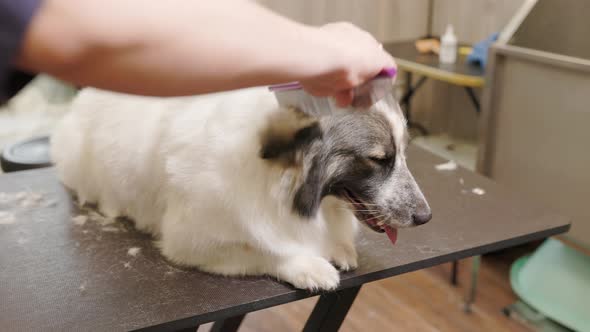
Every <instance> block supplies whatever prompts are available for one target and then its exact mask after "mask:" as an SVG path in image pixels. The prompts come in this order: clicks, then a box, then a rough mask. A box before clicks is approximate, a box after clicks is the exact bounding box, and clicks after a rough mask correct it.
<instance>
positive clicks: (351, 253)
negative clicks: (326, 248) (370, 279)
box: [330, 243, 358, 271]
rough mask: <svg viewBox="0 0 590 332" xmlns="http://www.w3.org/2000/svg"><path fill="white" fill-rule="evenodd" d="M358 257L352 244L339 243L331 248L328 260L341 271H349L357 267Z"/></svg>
mask: <svg viewBox="0 0 590 332" xmlns="http://www.w3.org/2000/svg"><path fill="white" fill-rule="evenodd" d="M357 258H358V255H357V253H356V248H355V247H354V244H348V243H346V244H345V243H341V244H337V245H334V246H333V247H332V248H331V254H330V260H331V261H332V262H333V263H334V265H336V266H337V267H338V268H339V269H340V270H342V271H351V270H354V269H356V268H357V267H358V260H357Z"/></svg>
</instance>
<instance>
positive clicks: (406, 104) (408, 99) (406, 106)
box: [400, 72, 428, 135]
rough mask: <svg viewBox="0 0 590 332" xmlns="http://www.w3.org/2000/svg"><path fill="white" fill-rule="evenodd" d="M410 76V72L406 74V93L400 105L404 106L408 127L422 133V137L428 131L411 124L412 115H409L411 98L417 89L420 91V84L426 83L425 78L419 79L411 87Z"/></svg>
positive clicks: (420, 126)
mask: <svg viewBox="0 0 590 332" xmlns="http://www.w3.org/2000/svg"><path fill="white" fill-rule="evenodd" d="M412 76H413V75H412V72H407V73H406V92H405V93H404V95H403V96H402V99H401V101H400V104H401V105H403V106H404V109H405V115H406V120H407V121H408V127H410V128H416V129H418V131H420V133H422V135H428V131H427V130H426V128H424V127H423V126H422V125H421V124H419V123H414V122H412V113H411V108H412V97H413V96H414V94H415V93H416V91H418V89H420V87H421V86H422V84H424V82H426V76H422V77H420V79H419V80H418V82H416V84H415V85H413V86H412Z"/></svg>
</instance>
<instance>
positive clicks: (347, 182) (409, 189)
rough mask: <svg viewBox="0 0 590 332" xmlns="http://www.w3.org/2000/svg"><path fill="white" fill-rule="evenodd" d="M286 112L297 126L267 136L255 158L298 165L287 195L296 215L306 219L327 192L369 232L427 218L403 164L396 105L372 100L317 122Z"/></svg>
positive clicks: (403, 141) (401, 121)
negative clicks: (295, 182)
mask: <svg viewBox="0 0 590 332" xmlns="http://www.w3.org/2000/svg"><path fill="white" fill-rule="evenodd" d="M286 112H291V113H292V114H291V119H290V120H291V122H288V123H290V124H294V123H299V124H300V125H299V127H298V128H297V129H296V130H292V131H291V134H284V135H282V136H281V135H276V134H275V135H267V136H266V140H265V142H264V143H263V147H262V151H261V156H262V158H265V159H270V160H273V161H276V162H282V163H283V165H292V166H294V167H301V170H302V174H303V175H302V178H303V180H302V181H301V183H300V184H299V185H298V188H296V191H295V195H294V198H293V209H294V210H295V211H296V213H298V214H299V215H301V216H303V217H312V216H314V215H315V214H316V213H317V212H318V209H319V207H320V203H321V200H322V199H323V198H324V197H326V196H328V195H332V196H336V197H338V198H340V199H342V200H344V201H346V202H347V203H348V204H349V206H350V208H351V210H353V212H354V213H355V215H356V217H357V219H359V220H361V221H363V222H364V223H365V224H367V226H369V227H370V228H371V229H373V230H375V231H379V232H382V231H385V230H388V231H391V230H395V229H397V228H403V227H411V226H417V225H421V224H424V223H426V222H428V221H429V220H430V218H431V211H430V207H429V206H428V203H427V202H426V199H425V198H424V195H423V194H422V192H421V191H420V188H419V187H418V185H417V184H416V181H415V180H414V178H413V176H412V174H411V173H410V171H409V170H408V167H407V165H406V157H405V148H406V144H407V129H406V125H405V119H404V117H403V114H402V113H401V111H400V110H399V108H397V107H396V108H394V109H392V107H391V106H389V105H388V104H387V103H385V102H378V103H377V104H375V105H374V106H373V107H372V108H371V109H370V110H369V111H362V110H359V111H357V112H354V113H349V114H346V113H342V114H336V115H333V116H329V117H322V118H321V119H320V120H314V119H312V118H309V117H306V116H305V115H303V114H302V113H301V112H298V111H297V110H290V111H286ZM279 122H280V121H279ZM274 123H278V122H276V121H275V122H274ZM279 132H282V133H288V132H289V130H285V129H284V128H282V129H281V130H279ZM388 233H389V232H388Z"/></svg>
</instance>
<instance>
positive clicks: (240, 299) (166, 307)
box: [0, 147, 569, 331]
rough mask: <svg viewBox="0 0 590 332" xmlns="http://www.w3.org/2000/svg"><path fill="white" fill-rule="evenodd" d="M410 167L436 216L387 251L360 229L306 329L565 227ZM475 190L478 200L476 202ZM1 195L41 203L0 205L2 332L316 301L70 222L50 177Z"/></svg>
mask: <svg viewBox="0 0 590 332" xmlns="http://www.w3.org/2000/svg"><path fill="white" fill-rule="evenodd" d="M408 160H409V163H410V168H411V169H412V171H413V173H414V175H415V177H416V179H417V181H418V182H419V184H420V185H421V187H422V189H423V191H424V193H425V195H426V197H427V198H428V200H429V202H430V205H431V207H432V210H433V214H434V218H433V219H432V221H431V222H430V223H428V224H426V225H424V226H420V227H417V228H413V229H407V230H401V231H400V234H399V239H398V242H397V244H396V245H395V246H392V245H391V243H390V242H389V240H388V238H387V236H385V235H384V234H378V233H375V232H373V231H371V230H368V229H366V228H365V227H362V232H361V236H360V238H359V239H358V241H357V242H358V246H357V248H358V253H359V268H358V269H357V270H356V271H353V272H348V273H343V274H342V283H341V286H340V288H339V289H338V291H336V292H332V293H323V294H321V296H320V299H319V301H318V303H317V304H316V307H315V309H314V310H313V312H312V314H311V316H310V318H309V320H308V322H307V324H306V326H305V329H304V331H337V330H338V328H339V326H340V324H341V323H342V321H343V320H344V318H345V316H346V313H347V312H348V309H349V308H350V306H351V305H352V303H353V301H354V298H355V296H356V294H357V293H358V292H359V290H360V288H361V286H362V285H363V284H365V283H368V282H371V281H376V280H380V279H384V278H389V277H393V276H396V275H399V274H402V273H406V272H410V271H415V270H419V269H423V268H427V267H430V266H433V265H437V264H441V263H445V262H451V261H454V260H457V259H462V258H466V257H469V256H473V255H481V254H484V253H486V252H489V251H492V250H498V249H502V248H506V247H510V246H515V245H519V244H522V243H525V242H528V241H533V240H538V239H542V238H545V237H548V236H551V235H555V234H559V233H563V232H566V231H567V230H568V229H569V220H568V219H567V218H564V217H562V216H559V215H555V214H553V213H552V212H549V211H547V210H546V209H544V208H542V207H539V206H537V205H534V204H530V203H529V202H527V201H526V199H524V198H523V197H520V196H519V195H517V194H514V193H511V192H508V191H506V190H503V189H502V188H500V187H499V186H497V185H495V184H494V183H492V182H491V181H490V180H488V179H486V178H484V177H482V176H480V175H477V174H474V173H472V172H469V171H466V170H463V169H458V170H456V171H445V172H443V171H437V170H435V169H434V165H436V164H438V163H441V162H443V160H441V159H440V158H438V157H435V156H434V155H431V154H430V153H427V152H425V151H423V150H420V149H418V148H416V147H410V148H409V151H408ZM460 179H463V180H462V181H461V180H460ZM462 183H463V184H462ZM475 187H478V188H482V189H483V190H485V194H484V195H476V194H473V193H472V192H471V189H472V188H475ZM0 188H1V189H0V191H3V192H11V193H14V192H20V191H29V192H38V193H42V194H43V198H42V199H41V200H36V201H35V203H36V205H34V206H33V207H29V208H27V207H23V206H22V204H20V205H19V204H14V203H13V204H4V205H2V204H3V203H2V202H1V201H0V211H3V213H4V217H6V213H15V218H14V219H13V220H12V222H11V220H10V219H9V218H8V219H7V218H3V219H1V218H0V223H1V224H0V266H1V268H0V326H1V327H2V328H8V329H10V330H13V331H21V330H22V331H24V330H28V331H30V330H51V331H53V330H57V331H122V330H136V329H141V330H145V331H194V330H195V329H196V327H197V326H198V325H200V324H203V323H207V322H212V321H216V323H215V325H214V331H235V330H236V329H237V328H238V327H239V325H240V322H241V320H242V319H243V317H244V315H245V314H246V313H248V312H252V311H256V310H260V309H264V308H268V307H272V306H276V305H280V304H283V303H287V302H292V301H297V300H300V299H304V298H307V297H310V296H313V295H314V294H310V293H308V292H306V291H302V290H294V289H293V288H291V287H290V286H289V285H286V284H282V283H279V282H276V281H274V280H272V279H270V278H266V277H260V278H254V277H251V278H224V277H219V276H214V275H209V274H206V273H201V272H198V271H195V270H181V269H178V268H176V267H174V266H171V265H169V264H168V263H167V262H166V261H165V260H164V259H163V258H162V256H160V254H159V253H158V250H157V249H156V247H155V246H154V244H153V243H152V240H151V239H150V237H148V236H147V235H144V234H140V233H138V232H136V231H134V230H133V228H132V226H131V225H130V224H128V223H126V222H123V223H121V224H120V225H108V224H107V225H105V224H103V225H100V224H98V223H96V222H92V221H90V220H89V221H86V223H84V224H82V222H81V220H79V219H78V220H77V223H76V222H73V221H72V216H76V215H77V214H78V211H77V207H76V205H75V204H74V203H73V201H72V199H71V198H70V196H69V194H68V193H67V192H66V191H65V190H64V188H63V187H62V186H61V185H60V184H59V182H58V181H57V179H56V176H55V171H54V170H53V169H51V168H49V169H42V170H34V171H24V172H17V173H13V174H9V175H3V176H0ZM0 198H1V196H0ZM37 203H38V204H37ZM212 222H214V221H213V220H212ZM115 230H116V231H115ZM130 248H141V249H140V251H139V253H137V252H136V251H137V249H133V250H131V251H130ZM132 254H135V256H133V255H132Z"/></svg>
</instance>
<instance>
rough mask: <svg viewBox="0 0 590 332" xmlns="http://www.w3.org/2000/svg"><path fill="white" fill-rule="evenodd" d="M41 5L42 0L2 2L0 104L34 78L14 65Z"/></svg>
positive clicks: (0, 16)
mask: <svg viewBox="0 0 590 332" xmlns="http://www.w3.org/2000/svg"><path fill="white" fill-rule="evenodd" d="M40 4H41V0H0V104H2V103H4V102H5V101H6V100H8V98H10V97H12V96H13V95H15V94H16V93H17V92H18V91H19V90H20V89H21V88H22V87H23V86H25V85H26V84H27V83H28V82H29V81H30V80H31V79H32V78H33V76H34V75H32V74H29V73H24V72H22V71H19V70H17V69H16V68H14V66H13V65H12V64H13V61H14V57H15V56H16V54H17V52H18V51H19V48H20V46H21V42H22V39H23V37H24V34H25V32H26V30H27V27H28V26H29V23H30V21H31V19H32V18H33V15H34V14H35V12H36V11H37V9H38V8H39V6H40Z"/></svg>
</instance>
